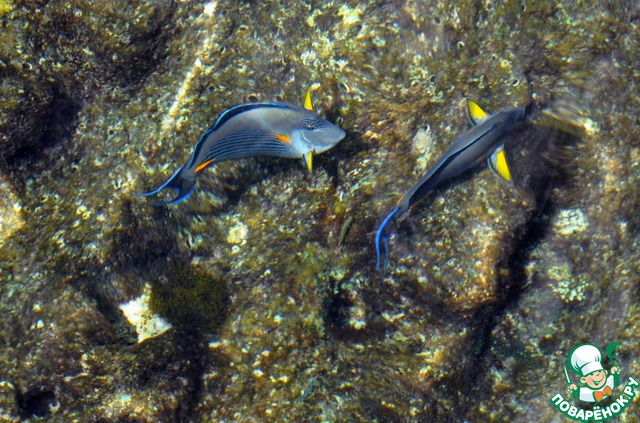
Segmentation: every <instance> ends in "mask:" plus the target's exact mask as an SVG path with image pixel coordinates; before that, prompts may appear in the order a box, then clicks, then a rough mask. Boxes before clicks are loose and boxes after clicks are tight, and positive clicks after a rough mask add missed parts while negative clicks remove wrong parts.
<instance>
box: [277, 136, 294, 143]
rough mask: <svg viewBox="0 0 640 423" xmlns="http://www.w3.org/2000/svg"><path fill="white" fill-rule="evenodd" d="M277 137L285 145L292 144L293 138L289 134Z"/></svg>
mask: <svg viewBox="0 0 640 423" xmlns="http://www.w3.org/2000/svg"><path fill="white" fill-rule="evenodd" d="M275 137H276V138H277V139H278V140H279V141H280V142H281V143H283V144H291V137H290V136H289V135H287V134H276V135H275Z"/></svg>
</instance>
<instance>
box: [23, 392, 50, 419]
mask: <svg viewBox="0 0 640 423" xmlns="http://www.w3.org/2000/svg"><path fill="white" fill-rule="evenodd" d="M55 402H56V395H55V393H54V392H53V390H51V389H46V388H32V389H29V390H27V391H26V392H24V393H22V392H20V391H18V392H17V393H16V403H17V405H18V411H19V413H20V418H21V419H30V418H36V419H41V418H44V417H46V416H47V415H49V413H51V407H52V406H53V405H54V404H55Z"/></svg>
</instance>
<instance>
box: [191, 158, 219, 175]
mask: <svg viewBox="0 0 640 423" xmlns="http://www.w3.org/2000/svg"><path fill="white" fill-rule="evenodd" d="M215 161H216V160H215V159H211V160H207V161H206V162H204V163H201V164H199V165H198V166H197V167H196V173H199V172H200V171H201V170H203V169H205V168H206V167H207V166H209V165H210V164H211V163H213V162H215Z"/></svg>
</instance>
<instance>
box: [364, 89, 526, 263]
mask: <svg viewBox="0 0 640 423" xmlns="http://www.w3.org/2000/svg"><path fill="white" fill-rule="evenodd" d="M467 112H468V116H469V120H470V121H471V123H472V124H473V125H474V126H473V128H471V129H470V130H469V131H467V132H465V133H464V134H462V135H461V136H459V137H458V138H456V140H455V141H454V142H453V144H451V147H449V149H447V151H445V153H444V154H443V155H442V157H440V159H439V160H438V161H437V162H436V164H434V165H433V166H431V167H430V168H429V169H428V170H427V172H426V173H425V174H424V175H423V176H422V177H421V178H420V180H418V182H416V184H415V185H414V186H413V187H411V188H410V189H409V191H407V192H406V194H404V195H403V196H402V198H400V201H398V205H397V206H396V207H395V208H394V209H393V210H391V212H390V213H389V214H388V215H387V216H386V217H385V218H384V220H383V221H382V223H381V224H380V226H379V227H378V231H377V232H376V239H375V244H376V268H377V269H379V268H380V260H381V255H382V253H381V248H382V246H384V250H385V264H384V267H385V269H386V268H387V266H388V265H389V236H390V228H389V225H390V223H391V222H392V221H395V220H397V219H398V218H399V217H401V216H402V215H404V214H406V213H408V212H409V209H410V208H411V207H412V206H413V205H414V204H415V203H416V202H417V201H418V200H420V199H421V198H422V197H424V196H425V195H426V194H427V193H429V192H431V191H432V190H434V189H435V188H437V187H439V186H441V185H442V184H444V183H446V182H448V181H450V180H451V179H453V178H455V177H456V176H459V175H460V174H462V173H464V172H466V171H467V170H469V169H472V168H474V167H476V166H477V165H478V164H480V163H482V162H483V161H484V160H485V159H488V163H489V167H491V169H492V170H493V171H494V172H496V173H497V174H498V175H500V176H501V177H502V178H504V179H505V180H507V181H511V172H510V170H509V165H508V164H507V158H506V155H505V152H504V145H503V138H504V136H505V135H506V134H507V133H508V132H509V131H510V130H511V128H512V126H513V125H514V124H515V123H516V122H518V121H520V120H522V119H524V117H525V109H524V108H523V107H513V108H510V109H506V110H503V111H501V112H498V113H496V114H493V115H490V114H487V113H486V112H485V111H484V110H483V109H482V108H481V107H480V106H479V105H478V104H477V103H476V102H474V101H472V100H467Z"/></svg>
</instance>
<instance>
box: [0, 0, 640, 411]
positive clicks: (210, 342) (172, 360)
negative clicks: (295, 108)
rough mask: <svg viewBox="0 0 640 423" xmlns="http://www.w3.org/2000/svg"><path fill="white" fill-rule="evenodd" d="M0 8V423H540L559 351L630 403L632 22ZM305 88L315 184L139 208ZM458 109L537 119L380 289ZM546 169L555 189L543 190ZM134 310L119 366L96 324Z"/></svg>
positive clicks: (559, 11)
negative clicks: (275, 103)
mask: <svg viewBox="0 0 640 423" xmlns="http://www.w3.org/2000/svg"><path fill="white" fill-rule="evenodd" d="M27 3H28V4H27ZM11 4H12V5H13V10H11V11H10V12H8V13H7V14H5V15H3V16H0V19H1V20H2V23H3V25H4V27H3V28H4V29H5V30H6V31H4V33H3V36H5V35H6V36H5V37H4V38H3V41H6V43H2V45H1V46H0V76H2V78H3V83H4V84H1V85H2V88H0V89H2V90H3V93H5V94H6V96H4V97H3V99H2V100H0V105H2V110H1V111H0V140H1V141H0V142H2V144H3V145H2V146H0V155H1V156H2V160H3V162H2V166H1V167H0V172H1V173H2V181H3V182H2V184H5V183H6V184H8V185H6V186H5V188H6V189H4V188H2V190H3V191H2V192H8V193H12V194H9V196H12V197H15V199H17V201H18V202H19V204H20V209H19V211H18V210H17V209H16V212H15V213H14V214H13V217H12V219H14V218H15V221H22V222H23V224H22V226H21V227H20V228H19V229H18V228H16V230H13V231H12V233H11V235H9V236H7V237H3V240H4V243H3V244H2V246H0V257H2V263H0V267H1V269H2V274H1V275H0V281H1V282H2V283H1V284H0V293H1V294H2V295H0V314H1V316H2V318H1V319H0V340H1V341H2V344H3V346H4V348H3V349H2V350H1V351H0V356H1V358H2V360H0V361H1V362H2V363H3V365H2V366H0V382H1V383H0V404H1V405H2V407H1V408H2V413H3V416H2V418H5V417H6V419H8V420H9V421H11V420H13V421H19V420H21V419H35V418H37V417H43V418H45V419H47V420H50V421H73V420H78V421H80V420H82V421H84V420H88V421H92V420H93V421H115V420H127V419H136V420H139V421H174V420H176V419H182V420H185V421H187V420H188V421H220V420H229V421H231V420H246V421H261V420H293V421H307V420H317V419H326V420H330V421H355V422H358V421H415V422H418V421H437V420H458V421H462V420H465V419H466V420H469V421H474V420H477V419H484V420H495V421H504V420H510V421H532V420H552V419H554V418H557V415H556V413H555V410H554V409H553V407H552V406H550V404H549V401H548V398H547V397H546V396H545V395H543V394H545V393H546V392H547V390H551V391H555V390H557V389H561V388H562V384H563V383H564V382H563V380H562V378H561V373H560V369H561V363H562V361H563V359H564V357H565V356H566V354H567V353H568V352H569V351H570V349H571V348H572V347H573V346H575V344H576V343H578V342H582V341H585V342H586V341H590V342H593V343H596V344H598V345H603V344H606V343H607V342H610V341H613V340H616V341H618V342H620V343H621V344H622V346H623V350H624V351H626V353H625V355H624V356H622V359H623V363H622V367H623V368H624V369H625V371H628V372H629V373H630V374H640V367H639V364H638V362H637V360H635V359H634V358H633V357H637V356H640V342H639V341H638V337H637V333H638V327H637V326H638V323H637V322H638V319H637V318H636V317H637V315H638V312H639V310H638V307H637V303H638V301H637V280H638V279H639V277H640V276H638V275H639V274H640V267H639V266H640V264H639V263H640V257H639V251H640V245H639V241H638V236H637V235H638V231H639V230H640V217H639V216H638V213H637V209H638V205H639V204H640V193H639V191H638V188H637V187H638V186H640V180H639V171H638V170H639V166H640V164H639V163H640V153H639V152H640V146H639V145H638V140H639V139H640V134H639V133H638V128H637V125H636V122H635V119H636V116H637V115H638V113H637V99H636V98H635V97H634V95H635V93H636V92H637V91H638V87H637V85H638V83H637V75H636V74H635V72H636V71H635V70H636V69H638V68H640V50H638V49H637V39H638V30H637V27H636V25H635V19H636V17H637V16H638V15H639V10H638V7H637V5H634V4H628V3H619V4H618V3H616V4H607V5H600V4H594V5H593V7H591V8H585V7H584V4H582V3H575V2H547V1H543V2H525V3H521V2H513V1H508V2H505V3H503V4H497V3H496V4H494V3H491V2H488V3H482V4H480V3H478V2H470V1H464V2H457V3H454V2H426V1H412V2H396V1H392V2H384V3H381V2H372V1H367V0H350V1H347V2H342V3H336V2H321V1H317V2H311V3H304V2H288V1H281V2H261V3H255V2H240V3H239V2H232V1H218V2H207V3H205V4H196V3H195V2H190V1H186V2H179V3H178V2H164V3H158V2H140V3H136V4H126V5H125V4H124V3H122V4H121V3H118V4H116V5H115V6H114V5H113V4H110V5H109V10H107V9H104V7H103V6H101V5H99V4H93V3H92V4H88V3H86V2H66V3H64V2H55V1H51V2H44V1H35V2H22V1H13V2H11ZM80 38H82V39H83V40H86V42H83V43H78V42H77V40H79V39H80ZM316 81H322V87H323V88H322V90H321V91H320V92H319V96H318V98H319V107H320V108H321V109H322V110H323V112H324V113H325V114H326V115H327V116H329V117H331V118H332V121H334V119H333V118H334V117H335V118H336V119H335V120H339V121H340V122H341V126H343V127H344V128H347V129H348V132H349V135H348V137H347V139H346V140H345V142H344V143H343V144H341V145H340V146H339V147H338V148H337V149H335V150H332V153H331V154H330V155H324V156H322V158H321V160H318V163H317V165H318V169H317V171H315V172H314V173H313V174H310V175H309V174H308V173H307V172H305V170H304V169H302V168H301V167H300V166H299V165H298V164H297V163H287V162H286V161H275V162H265V161H261V160H251V161H243V162H238V163H233V164H227V165H225V166H220V167H218V168H216V169H213V171H212V172H210V174H208V175H207V178H203V179H204V180H203V181H201V182H202V183H201V188H202V190H201V195H200V196H199V197H198V198H197V199H194V200H195V201H193V202H192V203H190V204H188V206H187V207H184V208H179V209H178V208H172V209H166V210H158V209H155V208H152V207H149V206H148V205H147V204H146V203H144V202H141V201H139V200H138V199H137V198H134V197H133V196H132V194H133V193H137V192H142V190H141V186H142V183H141V181H145V180H148V178H149V176H150V175H153V174H154V173H160V172H162V173H164V172H165V171H167V169H165V166H166V164H167V163H173V162H176V161H179V160H183V159H184V158H185V157H186V156H187V155H188V149H189V146H191V145H192V144H193V141H194V140H195V139H197V137H198V135H199V134H200V133H201V131H202V129H203V128H206V127H208V126H209V125H210V124H211V119H212V116H213V115H216V113H218V112H220V111H222V110H225V109H226V108H228V107H229V106H230V105H232V104H238V103H242V102H246V101H253V100H290V99H297V98H299V97H301V95H302V93H304V92H305V90H306V89H307V88H308V86H309V85H311V84H312V83H314V82H316ZM464 97H471V98H473V99H476V100H478V101H481V102H482V103H483V104H486V105H487V107H488V109H498V108H500V107H506V106H510V105H516V104H524V103H527V102H528V101H529V100H531V99H533V100H535V101H536V102H537V103H540V104H546V105H548V107H547V108H545V109H543V110H546V111H547V112H545V113H546V114H550V117H549V116H548V117H544V116H543V117H542V118H540V121H539V122H538V121H536V122H534V123H535V127H534V129H531V131H530V132H528V133H525V134H524V135H523V137H525V136H526V137H530V139H522V140H520V139H516V140H513V141H514V142H513V143H512V145H513V146H514V149H513V150H512V152H513V154H514V160H515V161H518V160H519V161H520V162H521V163H524V165H522V166H516V163H513V164H514V168H516V169H517V168H521V169H523V171H522V172H521V173H520V174H518V175H516V176H515V177H514V179H515V180H516V183H515V184H514V186H504V185H501V184H500V183H499V182H498V181H496V180H495V178H492V177H491V176H490V175H488V174H486V173H481V174H479V175H477V177H476V178H473V179H470V180H463V181H461V182H460V183H459V184H456V185H455V186H454V187H452V188H451V189H450V191H448V192H447V195H446V196H441V195H435V196H434V197H433V198H432V200H431V202H430V203H429V204H425V206H424V207H421V209H420V210H419V211H417V213H416V214H415V215H414V216H412V217H411V218H409V219H408V220H407V222H406V223H405V224H404V225H405V228H406V229H405V230H406V234H405V235H406V236H404V237H403V238H404V239H406V242H404V241H403V242H402V245H398V247H397V250H396V251H397V254H398V257H399V260H398V266H396V267H395V268H394V269H393V271H392V272H391V273H390V274H389V275H386V276H382V275H380V274H378V273H376V272H374V271H373V268H374V265H375V263H374V258H373V255H374V251H373V249H372V234H373V232H374V230H375V227H376V226H377V224H378V223H379V219H380V217H381V215H382V214H383V213H384V211H386V210H387V209H388V207H389V206H390V205H392V204H393V203H394V201H395V200H396V199H397V193H399V192H402V190H403V189H406V188H407V186H408V184H410V181H411V180H413V179H414V176H416V175H418V174H419V173H420V172H421V171H422V170H423V169H424V166H428V165H429V163H431V162H432V160H433V158H434V157H436V156H437V155H438V154H439V153H440V154H441V153H442V151H444V149H445V148H446V146H447V145H448V144H449V140H450V139H452V138H454V137H455V136H456V134H458V133H459V132H460V131H461V130H463V129H464V128H466V127H467V123H466V122H465V121H464V117H463V114H462V109H461V107H460V105H461V104H462V99H463V98H464ZM56 104H57V105H58V106H56V107H54V105H56ZM54 108H55V109H60V110H61V111H62V112H64V113H59V112H56V111H55V110H53V109H54ZM458 110H459V111H460V112H459V113H458V112H457V111H458ZM546 119H550V120H551V122H552V123H549V121H546V122H545V120H546ZM542 126H544V128H541V127H542ZM420 130H422V132H419V131H420ZM558 131H563V132H565V133H569V134H570V136H565V135H562V136H560V135H558ZM532 133H533V135H535V136H533V135H531V134H532ZM416 134H418V136H416ZM527 134H529V135H527ZM44 135H46V136H44ZM547 138H548V139H549V140H550V144H551V146H552V147H553V146H556V147H558V146H559V147H560V148H558V149H555V150H554V149H547V148H546V146H547V144H545V142H543V141H545V140H546V139H547ZM576 138H581V142H579V143H577V142H576V143H575V144H572V145H571V146H563V145H562V144H564V142H565V141H566V142H567V143H569V142H570V141H575V139H576ZM535 142H538V144H536V143H535ZM7 143H8V144H7ZM519 144H523V145H527V146H529V147H530V148H529V149H523V151H519V150H518V149H516V148H515V146H517V145H519ZM537 145H539V146H542V147H545V148H540V151H544V152H545V155H546V156H545V157H543V158H542V160H540V161H539V162H540V163H543V164H544V166H537V164H536V160H534V158H539V156H536V155H535V154H534V153H536V148H535V147H536V146H537ZM565 147H566V148H565ZM532 150H533V151H532ZM563 152H564V153H567V154H566V156H568V157H569V158H570V159H571V160H573V162H572V163H571V166H568V167H566V168H565V169H566V173H568V175H560V174H559V173H560V172H559V173H554V174H553V175H542V177H541V175H540V173H541V172H543V171H551V170H554V171H557V169H556V168H555V167H554V166H549V163H551V164H552V165H553V164H554V163H557V162H559V163H565V164H566V160H565V158H566V157H565V158H562V157H560V160H557V159H558V157H559V156H558V155H557V154H559V153H563ZM18 153H20V154H18ZM564 153H563V154H564ZM527 172H528V173H529V175H528V174H527ZM532 175H533V176H534V177H532ZM547 176H548V177H547ZM565 176H568V177H565ZM5 180H6V182H5ZM518 181H519V182H518ZM560 181H565V182H563V183H559V182H560ZM542 187H546V188H548V190H545V189H542ZM11 201H13V200H11ZM2 210H7V209H6V208H3V209H2ZM12 210H13V209H12ZM578 210H580V212H578ZM347 216H353V217H354V219H353V224H352V227H351V230H350V233H349V236H348V237H347V239H346V242H344V244H343V245H342V246H340V248H338V240H339V238H340V231H341V227H342V224H343V222H344V221H345V219H346V218H347ZM12 221H14V220H12ZM234 247H235V248H234ZM565 281H566V282H567V285H566V286H565V285H563V283H564V282H565ZM147 283H152V284H154V285H153V286H154V287H153V289H152V293H151V295H152V297H153V296H154V295H155V296H156V297H155V301H156V307H158V308H157V310H158V311H161V312H162V314H164V315H166V316H167V317H168V318H169V319H171V321H172V323H173V324H174V325H175V326H174V328H173V329H171V330H167V331H166V332H164V333H162V334H160V335H159V336H156V337H153V338H149V339H146V340H145V341H144V342H141V343H139V344H132V343H131V341H130V340H129V339H128V338H125V337H123V336H122V335H120V334H119V332H120V331H121V329H122V328H125V327H127V326H128V324H127V323H126V321H124V318H123V316H122V315H121V313H120V311H119V309H118V306H119V305H120V304H121V303H123V302H126V301H129V300H131V299H134V298H138V297H139V296H140V294H141V293H143V292H144V287H145V284H147ZM222 287H225V291H226V293H225V294H220V292H221V289H222ZM572 289H574V290H575V292H576V294H580V295H578V296H572ZM579 297H580V298H579ZM221 299H225V300H224V301H221ZM152 300H153V298H152ZM567 300H568V301H567ZM208 304H215V305H217V306H218V307H219V308H217V309H214V310H209V309H208V308H207V306H208ZM173 308H175V310H173ZM172 313H173V314H172ZM190 316H197V319H196V323H197V324H196V325H192V324H190V323H192V322H190V320H189V319H190ZM209 332H212V333H213V335H209V334H208V333H209ZM550 385H551V386H550ZM496 396H498V397H500V398H501V399H502V401H495V397H496ZM636 417H637V413H636V412H635V411H634V410H629V411H628V414H627V415H625V417H624V418H625V419H627V420H628V421H634V419H635V418H636Z"/></svg>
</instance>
